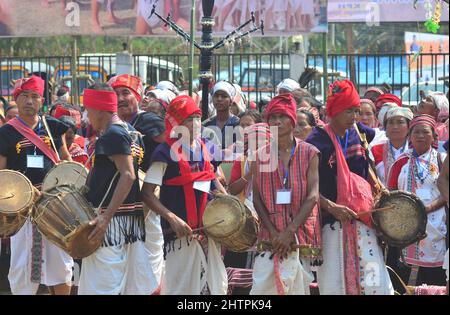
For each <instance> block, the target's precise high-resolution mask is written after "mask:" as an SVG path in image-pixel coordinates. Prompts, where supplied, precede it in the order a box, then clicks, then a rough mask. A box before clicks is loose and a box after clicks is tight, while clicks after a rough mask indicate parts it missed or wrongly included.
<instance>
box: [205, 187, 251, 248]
mask: <svg viewBox="0 0 450 315" xmlns="http://www.w3.org/2000/svg"><path fill="white" fill-rule="evenodd" d="M202 222H203V226H204V227H205V232H206V234H207V235H208V236H209V237H211V238H212V239H214V240H215V241H217V242H218V243H220V244H221V245H223V246H224V247H225V248H226V249H228V250H230V251H233V252H244V251H247V250H249V249H250V248H252V247H253V246H254V245H255V243H256V240H257V238H258V233H259V219H258V217H257V216H256V214H254V213H253V211H251V210H250V209H249V208H248V207H247V206H246V205H244V204H243V203H242V202H241V201H240V200H239V199H238V198H236V197H234V196H227V195H219V196H217V197H216V198H215V199H213V200H212V201H210V202H209V203H208V204H207V205H206V209H205V212H204V213H203V221H202Z"/></svg>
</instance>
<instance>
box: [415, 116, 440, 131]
mask: <svg viewBox="0 0 450 315" xmlns="http://www.w3.org/2000/svg"><path fill="white" fill-rule="evenodd" d="M417 125H427V126H430V127H431V128H432V129H433V130H435V128H436V120H434V118H433V117H432V116H430V115H426V114H422V115H419V116H416V117H414V118H413V120H411V122H410V124H409V129H410V130H412V129H413V128H414V127H415V126H417Z"/></svg>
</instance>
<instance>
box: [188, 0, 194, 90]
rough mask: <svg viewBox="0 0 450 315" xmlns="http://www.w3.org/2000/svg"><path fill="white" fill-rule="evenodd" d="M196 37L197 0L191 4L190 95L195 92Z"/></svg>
mask: <svg viewBox="0 0 450 315" xmlns="http://www.w3.org/2000/svg"><path fill="white" fill-rule="evenodd" d="M194 38H195V0H192V4H191V42H190V50H189V96H191V97H192V95H193V94H194V93H193V91H194V86H193V84H194Z"/></svg>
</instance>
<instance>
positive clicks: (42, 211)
mask: <svg viewBox="0 0 450 315" xmlns="http://www.w3.org/2000/svg"><path fill="white" fill-rule="evenodd" d="M32 217H33V220H34V222H35V223H36V225H37V227H38V229H39V231H40V232H41V233H42V234H43V235H44V236H45V237H46V238H47V239H48V240H50V241H51V242H53V243H54V244H55V245H57V246H59V247H60V248H62V249H63V250H64V251H66V252H67V253H68V254H69V255H70V256H72V257H73V258H76V259H82V258H84V257H87V256H89V255H91V254H92V253H93V252H95V251H96V250H97V248H98V247H99V246H100V245H101V242H99V243H94V242H91V241H89V240H88V236H89V234H90V233H91V232H92V231H93V230H94V228H95V226H91V225H89V221H91V220H93V219H94V218H95V217H96V215H95V212H94V209H93V208H92V206H91V205H90V204H89V203H88V202H87V200H86V199H85V198H84V196H83V195H82V194H81V192H80V191H79V190H76V189H73V186H58V187H55V188H53V189H51V190H49V191H47V192H44V193H42V196H41V198H40V199H39V200H38V202H37V204H36V206H35V208H34V209H33V213H32Z"/></svg>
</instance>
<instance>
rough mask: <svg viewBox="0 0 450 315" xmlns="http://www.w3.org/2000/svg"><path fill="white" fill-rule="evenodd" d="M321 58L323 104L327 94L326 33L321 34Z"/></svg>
mask: <svg viewBox="0 0 450 315" xmlns="http://www.w3.org/2000/svg"><path fill="white" fill-rule="evenodd" d="M322 58H323V62H322V63H323V86H322V90H323V102H324V103H326V102H327V93H328V45H327V33H323V34H322Z"/></svg>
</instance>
